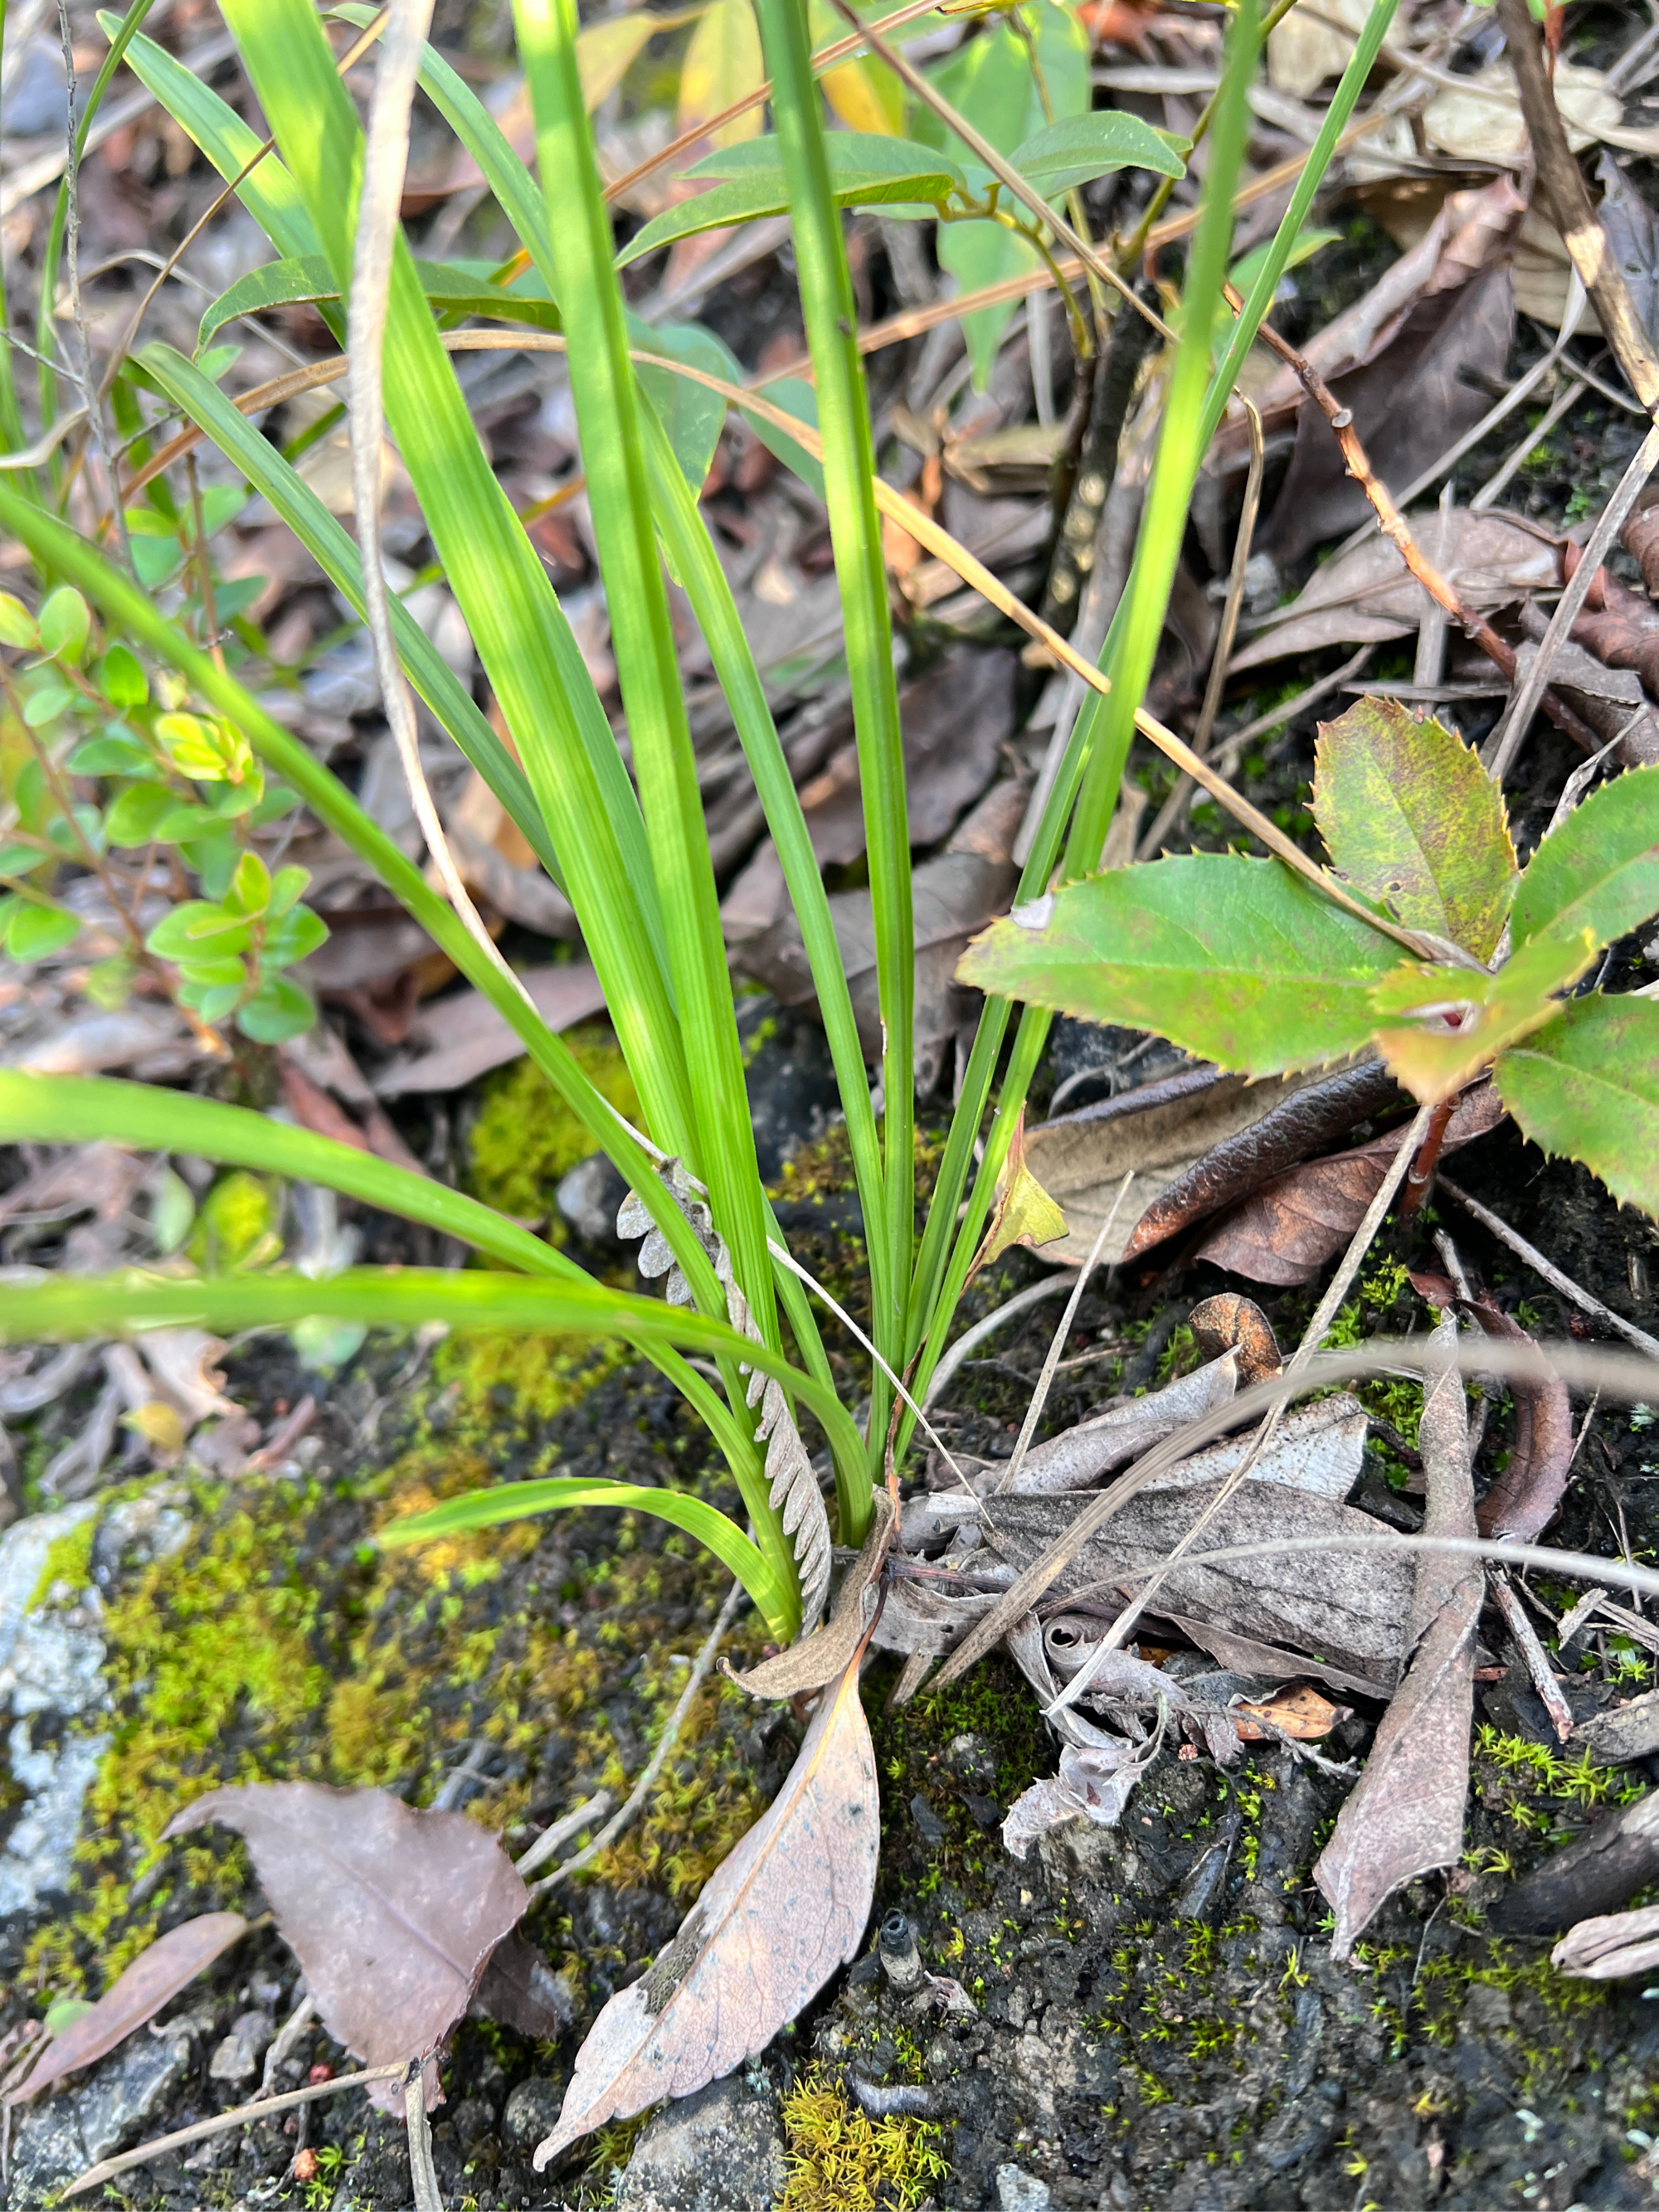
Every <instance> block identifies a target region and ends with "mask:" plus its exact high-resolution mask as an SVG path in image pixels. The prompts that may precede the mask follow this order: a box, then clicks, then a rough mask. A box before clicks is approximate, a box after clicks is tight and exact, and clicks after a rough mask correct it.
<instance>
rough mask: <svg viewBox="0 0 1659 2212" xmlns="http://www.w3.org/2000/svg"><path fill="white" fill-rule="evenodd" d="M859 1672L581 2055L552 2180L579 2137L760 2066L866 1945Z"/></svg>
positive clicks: (865, 1752)
mask: <svg viewBox="0 0 1659 2212" xmlns="http://www.w3.org/2000/svg"><path fill="white" fill-rule="evenodd" d="M858 1676H859V1670H858V1665H857V1662H856V1661H855V1662H854V1663H853V1664H852V1665H850V1666H849V1667H848V1668H847V1670H846V1672H845V1673H844V1674H842V1677H841V1680H839V1681H838V1682H836V1684H834V1685H833V1686H831V1687H830V1688H829V1689H826V1690H825V1691H824V1692H823V1697H822V1698H821V1699H819V1701H818V1709H817V1712H816V1713H815V1714H814V1715H813V1717H812V1724H811V1727H810V1728H809V1729H807V1731H806V1736H805V1741H803V1743H802V1745H801V1747H800V1750H799V1753H798V1755H797V1757H796V1759H795V1763H794V1765H793V1767H791V1769H790V1771H789V1773H788V1776H787V1778H786V1780H785V1782H784V1785H783V1787H782V1789H781V1790H780V1791H779V1792H778V1795H777V1796H776V1798H775V1800H774V1802H773V1803H772V1806H771V1808H770V1810H769V1812H768V1813H767V1814H766V1816H765V1818H764V1819H763V1820H760V1821H758V1822H757V1825H756V1826H754V1827H752V1828H751V1829H750V1831H749V1833H748V1834H747V1835H746V1836H745V1837H744V1839H743V1841H742V1842H741V1843H740V1844H738V1847H737V1849H736V1850H734V1851H733V1852H732V1854H731V1856H730V1857H728V1858H727V1859H726V1861H725V1863H723V1864H722V1865H721V1866H720V1869H718V1871H717V1872H716V1873H715V1874H714V1876H713V1878H712V1879H711V1880H710V1881H709V1883H708V1887H706V1888H705V1889H704V1891H703V1893H702V1896H701V1897H700V1898H699V1899H697V1902H696V1905H693V1906H692V1908H691V1911H690V1913H688V1915H687V1916H686V1918H685V1920H684V1923H683V1924H682V1926H681V1929H680V1931H679V1933H678V1936H675V1938H674V1940H673V1942H671V1944H669V1945H668V1947H667V1948H666V1949H665V1950H664V1951H663V1952H661V1953H660V1954H659V1956H658V1958H657V1960H656V1963H655V1965H654V1966H652V1968H651V1970H650V1972H648V1973H647V1974H645V1975H643V1976H642V1977H641V1979H640V1980H639V1981H637V1982H635V1983H632V1984H630V1985H629V1987H628V1988H627V1989H625V1990H618V1991H617V1994H616V1995H615V1996H613V1997H612V1998H611V2001H610V2002H609V2003H608V2004H607V2005H606V2006H605V2009H604V2011H603V2012H601V2013H600V2015H599V2018H598V2020H596V2021H594V2023H593V2026H592V2028H591V2029H590V2030H589V2032H588V2036H587V2040H586V2042H585V2043H584V2044H583V2045H582V2047H581V2049H580V2051H579V2052H578V2053H577V2054H576V2064H575V2070H574V2074H573V2075H572V2076H571V2081H570V2087H569V2088H568V2090H567V2092H566V2093H565V2100H564V2106H563V2109H562V2112H560V2114H559V2122H558V2125H557V2126H556V2128H555V2129H554V2130H553V2132H552V2134H551V2135H550V2136H548V2137H547V2139H546V2141H545V2142H543V2143H542V2144H541V2145H539V2147H538V2149H537V2152H536V2157H535V2164H536V2170H537V2172H542V2171H543V2170H544V2168H545V2167H546V2166H547V2164H548V2162H549V2160H551V2159H553V2158H556V2157H557V2155H558V2154H559V2153H560V2152H561V2151H562V2150H563V2149H565V2148H567V2146H568V2145H569V2144H571V2143H573V2142H575V2141H576V2140H577V2138H578V2137H579V2136H585V2135H587V2134H589V2133H591V2132H592V2130H593V2129H595V2128H598V2127H602V2126H603V2125H604V2124H605V2122H606V2121H607V2120H610V2119H617V2118H621V2119H625V2118H628V2117H629V2114H631V2113H634V2112H642V2111H643V2110H644V2109H645V2107H646V2106H647V2105H653V2104H655V2103H656V2102H657V2100H658V2099H659V2098H660V2097H689V2096H690V2094H691V2093H692V2092H693V2090H696V2089H701V2088H702V2087H703V2086H704V2085H705V2083H707V2082H709V2081H714V2079H715V2078H716V2077H717V2076H718V2075H722V2074H729V2073H730V2072H731V2070H732V2068H733V2067H734V2066H738V2065H741V2064H742V2063H743V2061H744V2059H745V2058H751V2057H755V2056H756V2054H757V2052H759V2051H763V2050H764V2049H765V2047H766V2045H768V2044H769V2042H770V2041H771V2040H772V2038H773V2037H774V2036H775V2034H776V2033H777V2032H778V2030H779V2029H780V2028H781V2027H783V2025H784V2024H785V2022H786V2021H791V2020H793V2018H794V2017H795V2015H796V2014H797V2013H798V2012H799V2010H800V2008H801V2007H802V2006H803V2005H804V2004H805V2003H807V2002H808V2001H809V2000H810V1999H811V1998H812V1997H813V1996H816V1995H817V1992H818V1990H820V1989H822V1988H823V1984H824V1983H825V1982H826V1981H827V1980H828V1979H829V1976H830V1975H831V1974H832V1973H833V1972H835V1970H836V1967H837V1966H843V1965H845V1964H846V1963H847V1961H848V1960H850V1959H851V1958H853V1957H854V1954H856V1952H857V1950H858V1948H859V1945H860V1942H862V1941H863V1939H864V1931H865V1928H866V1923H868V1921H869V1917H870V1905H871V1900H872V1898H873V1897H874V1895H875V1887H876V1858H877V1853H878V1850H879V1848H880V1842H881V1835H880V1829H881V1808H880V1794H879V1791H878V1788H877V1784H876V1758H875V1751H874V1747H873V1746H872V1743H871V1741H870V1729H869V1723H867V1722H866V1719H865V1717H864V1707H863V1705H861V1704H860V1701H859V1680H858Z"/></svg>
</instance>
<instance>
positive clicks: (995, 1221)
mask: <svg viewBox="0 0 1659 2212" xmlns="http://www.w3.org/2000/svg"><path fill="white" fill-rule="evenodd" d="M1065 1234H1066V1216H1065V1215H1064V1214H1063V1213H1062V1212H1060V1208H1059V1207H1058V1206H1056V1205H1055V1204H1054V1200H1053V1199H1052V1198H1050V1197H1049V1195H1048V1192H1047V1191H1046V1190H1044V1188H1042V1184H1041V1183H1040V1182H1038V1181H1037V1179H1036V1176H1034V1175H1033V1174H1032V1173H1031V1170H1030V1168H1028V1167H1027V1166H1026V1164H1025V1109H1024V1107H1023V1106H1022V1107H1021V1108H1020V1109H1019V1119H1018V1121H1016V1122H1015V1124H1014V1133H1013V1136H1012V1139H1011V1140H1010V1143H1009V1146H1008V1157H1007V1158H1006V1160H1004V1162H1003V1163H1002V1172H1001V1174H1000V1175H999V1176H998V1177H997V1194H996V1200H995V1203H994V1205H993V1206H992V1208H991V1219H990V1224H989V1226H988V1227H987V1230H986V1231H985V1236H984V1238H983V1241H982V1242H981V1245H980V1248H979V1249H978V1251H977V1252H975V1255H974V1264H973V1266H972V1267H970V1268H969V1270H968V1280H969V1282H970V1283H971V1282H972V1281H973V1279H974V1278H975V1275H976V1274H978V1273H979V1271H980V1269H981V1267H989V1265H990V1264H991V1262H992V1261H993V1260H995V1259H998V1258H1000V1255H1002V1254H1003V1253H1004V1252H1006V1251H1008V1250H1009V1249H1011V1248H1012V1246H1014V1245H1016V1244H1024V1246H1025V1248H1026V1249H1027V1250H1028V1251H1033V1252H1034V1251H1036V1249H1037V1247H1038V1246H1039V1245H1040V1244H1052V1243H1054V1242H1055V1241H1056V1239H1057V1238H1059V1237H1063V1236H1064V1235H1065Z"/></svg>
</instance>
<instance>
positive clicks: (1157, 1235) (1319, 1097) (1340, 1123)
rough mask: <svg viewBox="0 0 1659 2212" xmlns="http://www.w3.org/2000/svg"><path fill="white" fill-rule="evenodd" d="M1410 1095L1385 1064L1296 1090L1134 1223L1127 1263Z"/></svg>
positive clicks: (1371, 1063) (1367, 1064) (1342, 1071)
mask: <svg viewBox="0 0 1659 2212" xmlns="http://www.w3.org/2000/svg"><path fill="white" fill-rule="evenodd" d="M1392 1103H1404V1094H1403V1093H1402V1092H1401V1089H1400V1086H1399V1085H1398V1084H1397V1083H1396V1082H1395V1079H1394V1078H1393V1077H1392V1076H1391V1075H1390V1074H1389V1071H1388V1070H1387V1068H1386V1067H1384V1066H1383V1064H1382V1062H1381V1061H1380V1060H1364V1061H1362V1062H1361V1063H1360V1065H1359V1066H1357V1067H1344V1068H1339V1069H1338V1071H1337V1072H1336V1073H1335V1074H1334V1075H1326V1076H1321V1077H1320V1078H1319V1079H1318V1080H1317V1081H1316V1082H1312V1083H1306V1084H1304V1085H1301V1087H1300V1088H1298V1089H1296V1090H1293V1091H1291V1092H1290V1093H1289V1095H1288V1096H1287V1097H1285V1098H1284V1099H1282V1100H1281V1101H1280V1103H1279V1104H1278V1105H1276V1106H1272V1107H1269V1108H1268V1109H1267V1112H1266V1113H1265V1114H1263V1115H1262V1116H1261V1119H1260V1120H1259V1121H1252V1122H1250V1123H1249V1124H1248V1126H1247V1127H1244V1128H1243V1129H1241V1130H1239V1132H1238V1133H1237V1135H1235V1136H1231V1137H1224V1138H1223V1139H1221V1141H1220V1142H1219V1143H1218V1144H1216V1145H1214V1146H1212V1147H1211V1149H1210V1150H1209V1151H1208V1152H1206V1153H1205V1154H1204V1156H1203V1158H1201V1159H1200V1160H1198V1161H1196V1162H1195V1163H1194V1165H1193V1166H1192V1167H1190V1168H1189V1169H1188V1170H1187V1172H1186V1174H1185V1175H1183V1176H1179V1177H1178V1178H1177V1179H1176V1181H1175V1182H1172V1183H1171V1184H1170V1188H1168V1189H1167V1190H1166V1191H1165V1192H1164V1194H1163V1195H1162V1196H1161V1197H1159V1198H1156V1199H1154V1200H1153V1201H1152V1204H1151V1205H1150V1206H1148V1207H1147V1209H1146V1212H1144V1213H1143V1214H1142V1215H1141V1217H1140V1219H1139V1221H1138V1222H1137V1223H1136V1225H1135V1229H1134V1234H1133V1236H1132V1237H1130V1239H1129V1242H1128V1244H1127V1248H1126V1251H1125V1257H1126V1258H1129V1259H1133V1257H1134V1256H1135V1255H1136V1254H1137V1253H1139V1252H1144V1251H1146V1250H1147V1249H1149V1247H1151V1246H1152V1245H1154V1244H1158V1243H1162V1242H1163V1240H1164V1237H1172V1236H1174V1235H1175V1234H1176V1231H1177V1230H1182V1229H1187V1228H1190V1227H1191V1226H1192V1225H1193V1224H1194V1222H1198V1221H1202V1220H1203V1219H1204V1218H1205V1217H1206V1214H1211V1213H1214V1212H1218V1211H1219V1209H1220V1208H1221V1207H1222V1206H1227V1205H1231V1202H1232V1201H1233V1200H1235V1199H1237V1198H1244V1197H1247V1196H1248V1195H1249V1194H1250V1193H1251V1192H1253V1191H1256V1190H1259V1189H1260V1188H1261V1185H1262V1184H1263V1183H1264V1182H1266V1181H1267V1178H1268V1176H1273V1175H1277V1174H1279V1172H1280V1170H1283V1169H1285V1168H1288V1167H1291V1166H1292V1165H1293V1164H1295V1163H1296V1162H1297V1160H1304V1159H1306V1158H1307V1157H1308V1155H1309V1153H1310V1152H1318V1151H1319V1150H1320V1149H1321V1148H1322V1146H1325V1145H1328V1144H1330V1143H1331V1142H1332V1141H1333V1140H1334V1139H1336V1138H1338V1137H1340V1136H1345V1135H1346V1133H1347V1132H1348V1131H1349V1130H1350V1129H1352V1127H1353V1126H1354V1125H1355V1123H1356V1122H1358V1121H1365V1120H1367V1119H1369V1117H1370V1115H1373V1114H1375V1113H1376V1112H1377V1111H1379V1109H1381V1108H1383V1107H1384V1106H1387V1105H1389V1104H1392Z"/></svg>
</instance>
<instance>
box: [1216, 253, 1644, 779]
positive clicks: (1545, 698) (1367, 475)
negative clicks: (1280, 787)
mask: <svg viewBox="0 0 1659 2212" xmlns="http://www.w3.org/2000/svg"><path fill="white" fill-rule="evenodd" d="M1227 294H1228V298H1229V300H1230V301H1231V304H1232V306H1233V307H1234V308H1235V310H1237V309H1238V308H1239V307H1241V306H1242V305H1243V302H1242V301H1240V300H1239V298H1238V295H1237V293H1236V292H1235V291H1234V290H1233V289H1232V287H1231V285H1229V286H1228V288H1227ZM1261 341H1262V343H1263V344H1264V345H1266V346H1267V347H1268V348H1269V349H1270V350H1271V351H1273V353H1275V354H1277V355H1278V356H1279V359H1280V360H1281V361H1282V362H1284V363H1285V366H1286V367H1287V368H1290V369H1291V370H1292V371H1293V372H1294V373H1295V374H1296V376H1297V380H1298V381H1299V382H1300V384H1301V386H1302V388H1303V390H1304V392H1306V393H1307V395H1308V397H1309V398H1310V399H1311V400H1312V401H1313V403H1314V404H1315V406H1316V407H1317V408H1318V410H1319V411H1320V413H1321V414H1322V416H1324V417H1325V420H1326V421H1327V422H1328V423H1329V424H1330V426H1331V428H1332V429H1333V430H1334V432H1335V434H1336V441H1337V443H1338V445H1339V446H1340V447H1341V449H1342V458H1343V459H1344V460H1345V461H1346V463H1347V465H1348V474H1349V475H1350V476H1351V477H1353V478H1354V480H1355V482H1356V483H1358V485H1359V488H1360V489H1361V490H1362V491H1363V492H1364V495H1365V496H1366V498H1367V499H1368V500H1370V503H1371V506H1372V507H1373V508H1374V509H1375V511H1376V520H1377V526H1378V527H1379V528H1380V529H1381V531H1382V532H1383V536H1384V537H1385V538H1387V539H1388V540H1389V543H1390V544H1392V545H1393V546H1394V547H1395V550H1396V551H1397V552H1398V553H1399V555H1400V557H1401V560H1402V561H1403V562H1405V564H1406V566H1407V568H1409V569H1410V571H1411V573H1412V574H1413V576H1415V577H1416V579H1417V580H1418V582H1419V584H1421V586H1423V588H1424V590H1425V592H1427V593H1428V594H1429V597H1430V598H1431V599H1434V600H1435V601H1437V603H1438V605H1441V606H1443V608H1444V609H1445V610H1446V612H1447V613H1448V614H1449V616H1450V617H1452V619H1453V621H1454V622H1455V623H1457V624H1458V626H1459V628H1460V629H1462V630H1463V632H1464V633H1465V635H1467V636H1468V637H1470V638H1471V639H1473V640H1474V643H1475V644H1476V645H1478V646H1479V647H1480V650H1481V651H1482V652H1483V653H1485V654H1486V658H1487V659H1488V660H1490V661H1492V663H1493V664H1494V665H1495V666H1497V667H1498V668H1500V669H1502V671H1503V672H1504V675H1505V676H1506V677H1507V678H1509V680H1510V683H1513V682H1514V681H1515V677H1516V653H1515V647H1513V646H1512V645H1511V644H1510V642H1509V641H1508V640H1507V639H1506V638H1503V637H1500V636H1499V635H1498V632H1497V631H1496V630H1495V629H1493V628H1492V624H1491V623H1489V622H1488V621H1487V620H1486V617H1485V616H1484V615H1482V614H1480V613H1478V612H1477V611H1475V609H1474V608H1473V607H1471V606H1469V605H1467V604H1466V602H1465V600H1464V599H1463V596H1462V592H1459V591H1458V590H1457V588H1456V586H1455V585H1454V584H1452V583H1451V582H1450V581H1449V580H1448V579H1447V578H1446V577H1444V576H1443V575H1442V574H1441V573H1440V571H1439V570H1438V568H1436V567H1435V565H1434V563H1433V562H1432V561H1431V560H1430V559H1429V557H1428V556H1427V555H1426V554H1425V552H1424V550H1423V549H1422V548H1421V546H1419V544H1418V543H1417V540H1416V539H1415V538H1413V536H1412V533H1411V530H1410V527H1409V526H1408V525H1407V520H1406V518H1405V516H1404V515H1403V514H1401V512H1400V509H1399V507H1397V506H1396V505H1395V500H1394V495H1393V494H1392V493H1391V492H1390V491H1389V488H1388V486H1387V485H1386V484H1385V483H1383V479H1382V478H1381V477H1379V476H1378V475H1377V473H1376V470H1375V469H1374V468H1373V467H1372V466H1371V463H1370V456H1369V455H1368V454H1367V453H1366V451H1365V448H1364V445H1363V444H1362V443H1361V442H1360V438H1359V434H1358V431H1357V430H1356V429H1355V428H1354V427H1353V410H1352V408H1350V407H1344V406H1343V405H1342V404H1340V401H1339V400H1338V398H1337V397H1336V394H1335V393H1334V392H1333V391H1332V390H1331V388H1330V386H1329V385H1328V384H1327V383H1326V381H1325V380H1324V378H1323V377H1322V375H1321V374H1319V371H1318V370H1317V369H1316V368H1315V367H1314V366H1313V364H1312V362H1310V361H1309V360H1308V359H1307V358H1306V356H1304V355H1303V354H1300V353H1298V352H1297V349H1296V348H1295V347H1294V346H1293V345H1291V344H1289V343H1286V341H1285V339H1284V338H1282V337H1280V336H1279V332H1278V331H1275V330H1274V329H1273V326H1272V325H1271V324H1269V323H1267V322H1266V321H1265V320H1264V321H1263V323H1262V324H1261ZM1540 703H1541V705H1542V707H1543V708H1544V711H1545V713H1546V714H1547V715H1548V716H1549V718H1550V720H1552V721H1553V723H1554V724H1555V726H1556V727H1557V729H1559V730H1561V731H1563V732H1565V734H1566V735H1567V736H1568V737H1570V738H1572V740H1573V741H1574V743H1575V744H1579V745H1582V746H1583V749H1584V750H1585V751H1586V752H1587V753H1593V752H1594V751H1595V750H1596V748H1597V746H1598V744H1600V743H1601V740H1600V738H1598V737H1597V736H1596V734H1595V731H1594V730H1592V729H1591V728H1590V727H1589V724H1588V723H1586V722H1585V721H1583V720H1582V719H1581V718H1580V717H1579V716H1578V715H1577V714H1574V713H1573V711H1572V709H1571V707H1569V706H1568V705H1567V704H1566V703H1565V701H1563V700H1561V699H1559V698H1558V697H1557V696H1556V695H1555V693H1554V692H1553V691H1550V690H1545V691H1544V692H1542V693H1541V695H1540Z"/></svg>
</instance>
